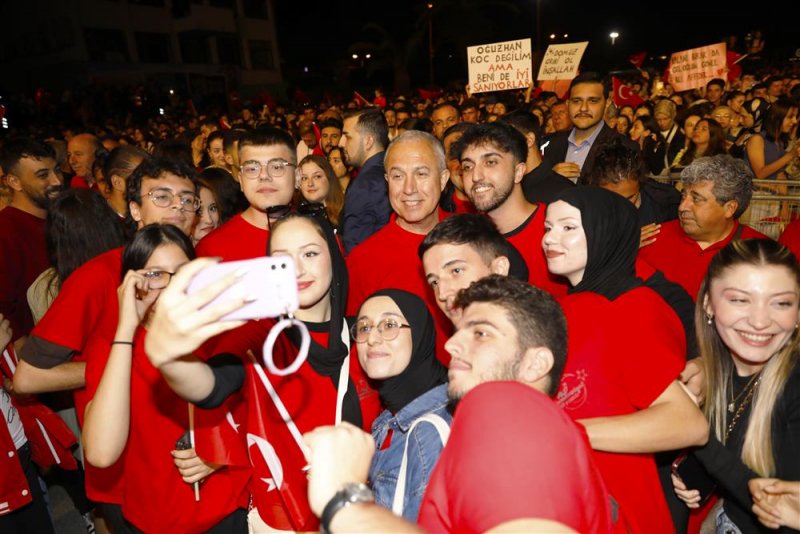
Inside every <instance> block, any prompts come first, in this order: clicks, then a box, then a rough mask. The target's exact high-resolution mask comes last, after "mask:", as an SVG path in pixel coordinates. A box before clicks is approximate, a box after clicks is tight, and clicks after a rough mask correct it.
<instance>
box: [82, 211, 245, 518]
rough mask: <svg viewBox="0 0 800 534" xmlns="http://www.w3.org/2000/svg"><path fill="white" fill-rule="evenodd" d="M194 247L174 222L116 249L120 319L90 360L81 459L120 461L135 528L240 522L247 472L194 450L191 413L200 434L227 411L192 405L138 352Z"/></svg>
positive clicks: (105, 463)
mask: <svg viewBox="0 0 800 534" xmlns="http://www.w3.org/2000/svg"><path fill="white" fill-rule="evenodd" d="M194 257H195V254H194V249H193V248H192V243H191V241H190V240H189V238H188V237H187V236H186V235H185V234H184V233H183V232H182V231H181V230H179V229H178V228H176V227H174V226H172V225H168V224H167V225H160V224H153V225H149V226H146V227H144V228H143V229H141V230H140V231H139V232H137V234H136V236H135V237H134V239H133V241H131V243H130V244H129V245H128V246H127V247H126V248H125V251H124V252H123V255H122V273H123V280H122V285H120V287H119V289H118V293H119V307H120V309H119V322H118V325H117V331H116V334H115V335H114V339H113V341H110V351H109V354H108V359H107V361H102V360H103V359H102V358H90V359H89V362H88V363H87V369H86V388H87V390H88V391H89V392H90V394H91V393H93V397H92V400H91V401H90V402H89V404H88V405H87V407H86V417H85V421H84V433H83V440H84V448H85V452H86V459H87V461H89V463H91V464H92V465H95V466H97V467H109V466H112V465H114V464H116V462H118V461H121V462H122V477H123V480H124V481H125V483H124V486H123V488H122V515H123V517H124V518H125V520H126V522H127V523H128V528H129V529H130V530H131V531H132V532H140V531H141V532H206V531H208V532H220V533H221V532H246V531H247V520H246V510H245V508H246V506H247V491H246V482H247V480H248V478H249V473H248V472H247V470H246V469H235V468H233V467H227V468H224V469H221V466H220V465H210V464H206V463H205V462H203V461H202V460H200V459H199V458H198V457H197V455H196V454H195V453H194V450H193V449H194V435H195V432H194V430H195V429H194V423H195V421H196V426H197V428H198V432H197V437H196V439H197V441H198V443H199V442H200V441H203V439H204V437H201V432H200V429H201V428H202V429H206V428H209V427H213V426H214V423H213V421H214V420H216V419H222V421H224V417H225V416H224V412H223V413H222V414H220V413H214V412H212V411H207V410H194V409H193V408H192V407H190V406H189V405H188V403H186V402H185V401H183V400H182V399H181V398H180V397H178V396H177V395H175V393H173V392H172V390H171V389H170V387H169V385H168V384H167V382H165V380H164V378H162V376H161V374H160V373H159V372H158V369H156V368H154V367H153V366H152V365H151V363H150V362H149V361H148V359H147V355H146V354H145V352H144V339H145V336H146V334H147V329H148V328H150V327H151V326H152V325H153V322H152V318H153V314H152V309H153V305H154V304H155V303H156V301H157V299H158V297H159V295H160V293H161V291H162V290H163V289H164V288H165V287H167V285H168V284H169V283H170V280H171V278H172V276H173V275H174V274H175V273H176V272H177V271H178V269H179V268H180V267H181V266H182V265H184V264H185V263H187V262H189V261H190V260H192V259H194ZM211 364H212V365H213V364H215V362H211ZM187 437H188V439H187ZM184 449H188V450H184ZM201 480H203V485H202V489H200V487H199V482H200V481H201ZM196 484H197V485H196ZM201 495H202V500H200V496H201Z"/></svg>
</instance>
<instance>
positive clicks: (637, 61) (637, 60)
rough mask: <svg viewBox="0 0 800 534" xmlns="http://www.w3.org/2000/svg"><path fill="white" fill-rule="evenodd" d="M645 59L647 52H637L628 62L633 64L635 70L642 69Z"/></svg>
mask: <svg viewBox="0 0 800 534" xmlns="http://www.w3.org/2000/svg"><path fill="white" fill-rule="evenodd" d="M646 57H647V52H638V53H636V54H633V55H632V56H631V57H629V58H628V61H630V62H631V63H633V66H634V67H636V68H637V69H640V68H642V64H643V63H644V60H645V58H646Z"/></svg>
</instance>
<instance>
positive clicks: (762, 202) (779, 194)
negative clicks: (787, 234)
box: [650, 174, 800, 239]
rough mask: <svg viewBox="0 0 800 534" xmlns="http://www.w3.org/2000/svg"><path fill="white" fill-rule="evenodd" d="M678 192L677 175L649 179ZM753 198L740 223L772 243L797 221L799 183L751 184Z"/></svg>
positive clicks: (799, 197) (799, 199)
mask: <svg viewBox="0 0 800 534" xmlns="http://www.w3.org/2000/svg"><path fill="white" fill-rule="evenodd" d="M650 178H652V179H654V180H656V181H659V182H661V183H667V184H672V185H674V186H676V189H678V190H680V179H681V178H680V174H670V175H669V176H650ZM753 187H754V192H753V198H752V199H751V200H750V206H749V207H748V208H747V211H745V212H744V214H742V216H741V217H740V219H739V220H740V221H741V222H742V223H743V224H746V225H748V226H750V227H752V228H754V229H755V230H758V231H759V232H761V233H762V234H764V235H767V236H769V237H771V238H773V239H778V237H779V236H780V235H781V233H782V232H783V230H784V228H786V226H787V225H788V224H789V223H790V222H792V221H793V220H795V219H798V218H800V181H795V180H753Z"/></svg>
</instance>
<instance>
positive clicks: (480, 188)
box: [451, 121, 567, 298]
mask: <svg viewBox="0 0 800 534" xmlns="http://www.w3.org/2000/svg"><path fill="white" fill-rule="evenodd" d="M451 150H452V151H453V152H454V153H456V154H458V155H459V159H460V160H461V174H462V180H463V185H464V191H465V192H466V194H467V196H468V197H469V199H470V201H471V202H472V205H473V206H475V209H477V210H478V211H479V212H481V213H485V214H486V215H488V216H489V218H490V219H491V220H492V222H494V224H495V225H496V226H497V229H498V230H499V231H500V233H501V234H503V237H505V238H506V239H507V240H508V241H509V242H510V243H511V244H512V245H514V247H516V249H517V250H519V252H520V253H521V254H522V257H523V258H524V259H525V263H526V264H527V267H528V282H529V283H530V284H532V285H535V286H537V287H540V288H542V289H544V290H546V291H548V292H549V293H550V294H551V295H553V296H555V297H556V298H558V297H561V296H563V295H565V294H566V292H567V286H566V282H565V281H562V280H560V279H559V278H558V277H555V276H551V275H550V273H549V272H548V271H547V262H546V261H545V257H544V253H543V252H542V249H541V242H542V236H543V235H544V204H542V203H535V204H534V203H531V202H528V201H527V200H526V199H525V195H524V193H523V191H522V177H523V176H524V175H525V161H526V160H527V154H528V146H527V143H526V141H525V137H524V136H523V135H522V134H521V133H520V132H519V131H517V130H516V129H515V128H514V127H513V126H510V125H508V124H504V123H502V122H499V121H498V122H493V123H486V124H476V125H474V126H471V127H470V128H469V129H468V130H467V131H465V132H464V135H462V136H461V138H460V139H459V140H458V141H456V143H455V145H453V148H452V149H451Z"/></svg>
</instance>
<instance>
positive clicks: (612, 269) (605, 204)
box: [555, 187, 642, 300]
mask: <svg viewBox="0 0 800 534" xmlns="http://www.w3.org/2000/svg"><path fill="white" fill-rule="evenodd" d="M559 200H563V201H564V202H566V203H567V204H569V205H570V206H572V207H574V208H577V209H578V210H579V211H580V212H581V226H583V231H584V232H585V233H586V248H587V255H586V269H585V270H584V273H583V279H582V280H581V281H580V283H578V285H576V286H574V287H572V288H570V290H569V293H581V292H583V291H591V292H593V293H598V294H600V295H603V296H604V297H606V298H607V299H608V300H614V299H615V298H617V297H619V296H620V295H622V294H623V293H625V292H627V291H630V290H631V289H634V288H636V287H639V286H641V285H642V281H641V280H639V279H638V278H636V255H637V254H638V253H639V240H640V236H641V231H640V230H639V224H638V220H637V215H636V208H635V207H634V206H633V204H632V203H631V202H630V201H628V200H626V199H624V198H623V197H621V196H620V195H618V194H616V193H612V192H611V191H607V190H605V189H602V188H600V187H575V188H573V189H567V190H565V191H563V192H562V193H560V194H559V195H558V196H557V197H556V200H555V201H559Z"/></svg>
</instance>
